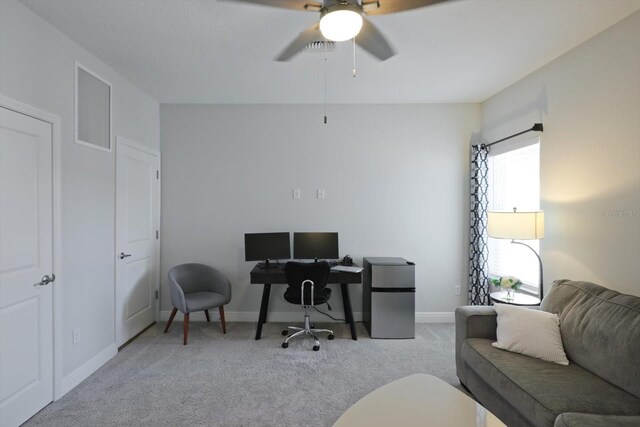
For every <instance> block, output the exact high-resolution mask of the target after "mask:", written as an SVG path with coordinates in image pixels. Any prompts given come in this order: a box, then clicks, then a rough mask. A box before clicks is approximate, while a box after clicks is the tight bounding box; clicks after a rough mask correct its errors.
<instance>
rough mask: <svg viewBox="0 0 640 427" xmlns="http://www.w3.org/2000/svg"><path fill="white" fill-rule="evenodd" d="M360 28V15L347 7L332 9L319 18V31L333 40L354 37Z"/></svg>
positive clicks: (340, 40) (338, 40)
mask: <svg viewBox="0 0 640 427" xmlns="http://www.w3.org/2000/svg"><path fill="white" fill-rule="evenodd" d="M361 28H362V15H361V14H360V13H358V12H355V11H353V10H349V9H342V10H334V11H332V12H329V13H327V14H326V15H324V16H323V17H322V18H320V32H321V33H322V35H323V36H324V37H325V38H326V39H328V40H332V41H334V42H342V41H345V40H349V39H352V38H354V37H355V36H357V35H358V33H359V32H360V29H361Z"/></svg>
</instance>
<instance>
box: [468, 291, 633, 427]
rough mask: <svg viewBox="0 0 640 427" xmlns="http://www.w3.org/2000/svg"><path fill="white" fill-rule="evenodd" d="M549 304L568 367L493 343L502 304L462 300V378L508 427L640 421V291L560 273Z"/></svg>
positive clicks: (546, 301) (545, 305) (546, 308)
mask: <svg viewBox="0 0 640 427" xmlns="http://www.w3.org/2000/svg"><path fill="white" fill-rule="evenodd" d="M541 310H544V311H547V312H550V313H557V314H558V316H559V317H560V333H561V335H562V342H563V345H564V349H565V352H566V353H567V357H568V358H569V362H570V363H569V365H568V366H563V365H558V364H555V363H551V362H545V361H543V360H539V359H535V358H532V357H528V356H524V355H522V354H518V353H512V352H509V351H505V350H500V349H497V348H494V347H492V346H491V343H492V342H494V341H495V340H496V325H497V322H496V317H497V315H496V312H495V309H494V308H493V307H470V306H467V307H458V308H457V309H456V371H457V374H458V378H459V379H460V382H461V384H462V385H463V386H464V387H465V388H467V389H468V390H469V391H470V392H471V393H472V394H473V395H474V396H475V398H476V399H477V400H478V401H479V402H480V403H481V404H482V405H483V406H485V407H486V408H487V409H489V410H490V411H491V412H493V413H494V414H495V415H496V416H497V417H498V418H500V419H501V420H502V421H503V422H504V423H505V424H507V425H508V426H518V427H520V426H522V427H527V426H535V427H573V426H620V427H622V426H631V425H634V426H640V369H639V368H638V360H639V359H638V358H639V355H640V298H639V297H635V296H632V295H624V294H621V293H619V292H616V291H613V290H610V289H607V288H604V287H602V286H599V285H596V284H594V283H589V282H576V281H570V280H558V281H556V282H554V284H553V287H552V288H551V290H550V291H549V293H548V294H547V295H546V296H545V298H544V300H543V301H542V305H541Z"/></svg>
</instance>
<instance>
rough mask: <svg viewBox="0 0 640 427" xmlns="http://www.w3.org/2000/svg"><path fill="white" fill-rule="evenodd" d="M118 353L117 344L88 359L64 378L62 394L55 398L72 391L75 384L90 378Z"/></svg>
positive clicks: (56, 397)
mask: <svg viewBox="0 0 640 427" xmlns="http://www.w3.org/2000/svg"><path fill="white" fill-rule="evenodd" d="M117 353H118V347H117V346H116V345H115V344H112V345H110V346H109V347H107V348H105V349H104V350H102V351H101V352H100V353H98V354H96V355H95V356H93V357H92V358H91V359H89V360H87V361H86V362H85V363H84V364H82V365H81V366H80V367H78V368H76V369H75V370H74V371H73V372H71V373H70V374H69V375H67V376H66V377H64V378H62V387H61V389H60V394H59V395H57V396H54V397H55V400H58V399H60V398H61V397H62V396H64V395H65V394H67V393H68V392H70V391H71V390H72V389H73V388H74V387H75V386H77V385H78V384H80V383H81V382H82V381H84V380H86V379H87V378H89V376H90V375H91V374H93V373H94V372H95V371H97V370H98V369H99V368H100V367H101V366H102V365H104V364H105V363H107V362H108V361H109V360H111V358H112V357H113V356H115V355H116V354H117Z"/></svg>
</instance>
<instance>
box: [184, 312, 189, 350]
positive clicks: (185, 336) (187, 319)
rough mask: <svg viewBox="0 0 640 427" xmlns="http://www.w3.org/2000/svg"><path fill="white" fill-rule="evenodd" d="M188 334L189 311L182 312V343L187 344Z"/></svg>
mask: <svg viewBox="0 0 640 427" xmlns="http://www.w3.org/2000/svg"><path fill="white" fill-rule="evenodd" d="M188 336H189V313H185V314H184V345H187V337H188Z"/></svg>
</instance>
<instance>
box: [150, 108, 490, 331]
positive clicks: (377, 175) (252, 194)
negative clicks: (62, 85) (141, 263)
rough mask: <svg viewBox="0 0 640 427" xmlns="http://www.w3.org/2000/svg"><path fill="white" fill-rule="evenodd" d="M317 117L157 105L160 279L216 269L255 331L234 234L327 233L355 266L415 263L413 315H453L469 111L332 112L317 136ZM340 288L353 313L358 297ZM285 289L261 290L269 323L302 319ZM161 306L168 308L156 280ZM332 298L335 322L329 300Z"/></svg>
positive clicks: (463, 249)
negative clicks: (319, 195)
mask: <svg viewBox="0 0 640 427" xmlns="http://www.w3.org/2000/svg"><path fill="white" fill-rule="evenodd" d="M322 117H323V107H322V106H312V105H236V106H223V105H166V104H163V105H162V106H161V107H160V124H161V141H162V142H161V145H162V153H163V183H162V233H163V238H162V259H161V274H162V275H163V277H166V273H167V270H168V269H169V268H170V267H172V266H174V265H176V264H180V263H183V262H203V263H206V264H210V265H213V266H215V267H216V268H218V269H220V270H221V271H222V272H223V273H224V274H225V275H227V276H228V277H229V279H230V280H231V282H232V284H233V298H232V301H231V303H230V306H229V307H228V309H227V311H229V312H230V314H229V315H228V318H229V319H230V320H231V319H244V320H252V321H255V320H256V319H257V314H256V313H257V311H258V309H259V306H260V295H261V291H262V287H261V286H259V287H258V286H255V285H249V272H250V270H251V268H252V267H253V266H254V265H255V263H249V262H245V261H244V233H246V232H270V231H290V232H294V231H337V232H339V234H340V252H341V254H342V255H345V254H347V253H349V254H351V255H352V256H353V257H354V259H355V261H356V262H358V263H360V262H361V261H362V257H363V256H401V257H405V258H407V259H409V260H412V261H414V262H415V263H416V276H417V277H416V279H417V294H416V298H417V306H416V309H417V311H419V312H452V311H453V310H454V308H455V307H456V306H458V305H460V304H462V303H463V302H464V301H465V298H466V297H465V295H464V289H465V285H466V282H467V271H468V268H467V263H468V261H467V248H468V243H467V242H468V236H467V223H468V214H467V210H468V187H469V186H468V182H467V178H468V174H469V166H468V158H469V141H470V139H471V135H472V132H474V131H477V130H478V129H479V126H480V108H479V105H471V104H467V105H340V106H329V117H328V119H329V122H328V124H327V125H324V124H323V123H322ZM293 188H300V189H301V190H302V199H301V200H293V199H292V195H291V191H292V189H293ZM318 188H324V189H325V195H326V199H325V200H318V199H316V190H317V189H318ZM164 281H165V282H166V280H164ZM457 285H462V286H463V295H462V296H459V297H458V296H454V286H457ZM351 289H352V300H353V305H354V312H359V311H361V300H362V298H361V290H360V289H359V288H358V286H355V285H352V288H351ZM283 290H284V287H283V288H282V289H278V288H276V291H274V292H272V296H271V307H270V309H271V312H275V313H278V312H291V311H294V312H295V311H299V310H298V309H297V308H296V307H294V306H292V305H290V304H288V303H286V302H284V300H283V298H282V293H283ZM161 301H162V307H163V310H167V309H168V308H169V307H170V305H169V304H170V302H169V295H168V292H167V287H166V283H164V284H163V289H162V293H161ZM332 301H333V306H334V310H336V313H341V312H342V301H341V297H340V294H339V291H334V296H332ZM165 315H166V314H165ZM295 316H296V315H294V318H296V317H295ZM298 316H299V315H298ZM276 317H277V315H276ZM284 317H287V316H286V313H285V316H284ZM272 318H274V317H272Z"/></svg>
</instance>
